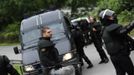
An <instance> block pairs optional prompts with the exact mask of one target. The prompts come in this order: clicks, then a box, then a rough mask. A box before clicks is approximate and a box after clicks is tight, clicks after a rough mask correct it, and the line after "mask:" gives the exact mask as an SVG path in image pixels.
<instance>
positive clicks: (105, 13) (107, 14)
mask: <svg viewBox="0 0 134 75" xmlns="http://www.w3.org/2000/svg"><path fill="white" fill-rule="evenodd" d="M110 16H112V17H113V20H109V19H108V17H110ZM99 17H100V21H101V22H102V24H103V25H109V24H111V23H117V22H118V21H117V16H116V14H115V12H114V11H112V10H110V9H105V10H103V11H101V12H100V13H99Z"/></svg>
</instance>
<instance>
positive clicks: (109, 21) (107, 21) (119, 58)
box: [99, 9, 134, 75]
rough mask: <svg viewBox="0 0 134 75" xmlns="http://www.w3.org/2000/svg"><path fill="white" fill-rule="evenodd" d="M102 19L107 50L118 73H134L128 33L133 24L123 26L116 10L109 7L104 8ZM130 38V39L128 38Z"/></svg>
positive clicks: (119, 74)
mask: <svg viewBox="0 0 134 75" xmlns="http://www.w3.org/2000/svg"><path fill="white" fill-rule="evenodd" d="M99 17H100V21H101V23H102V24H103V25H104V27H105V28H104V31H103V39H104V43H105V45H106V50H107V52H108V54H109V55H110V58H111V61H112V63H113V65H114V67H115V69H116V73H117V75H125V74H126V73H127V74H128V75H134V66H133V63H132V61H131V59H130V57H129V55H130V48H129V45H128V43H129V39H130V37H129V36H128V35H127V33H129V32H130V31H131V30H132V29H133V28H134V22H132V24H130V25H128V26H126V27H122V26H121V25H119V24H118V23H117V22H118V20H117V17H116V15H115V12H114V11H112V10H109V9H106V10H103V11H101V12H100V14H99ZM128 38H129V39H128Z"/></svg>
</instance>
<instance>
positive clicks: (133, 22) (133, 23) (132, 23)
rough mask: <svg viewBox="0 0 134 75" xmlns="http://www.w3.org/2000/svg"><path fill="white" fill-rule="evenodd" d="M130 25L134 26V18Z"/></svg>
mask: <svg viewBox="0 0 134 75" xmlns="http://www.w3.org/2000/svg"><path fill="white" fill-rule="evenodd" d="M130 25H131V26H132V27H133V28H134V20H133V21H132V22H131V23H130Z"/></svg>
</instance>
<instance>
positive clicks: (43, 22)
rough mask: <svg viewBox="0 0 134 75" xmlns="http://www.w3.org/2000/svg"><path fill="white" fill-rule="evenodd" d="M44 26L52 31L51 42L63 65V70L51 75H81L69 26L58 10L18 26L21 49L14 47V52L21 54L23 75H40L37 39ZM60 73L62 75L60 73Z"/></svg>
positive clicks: (41, 67) (28, 19)
mask: <svg viewBox="0 0 134 75" xmlns="http://www.w3.org/2000/svg"><path fill="white" fill-rule="evenodd" d="M44 26H47V27H50V28H51V29H52V32H53V36H52V39H51V40H52V41H53V42H54V43H55V47H56V48H57V49H58V51H59V54H60V56H59V58H60V59H61V60H62V65H63V68H61V69H59V70H60V71H55V70H52V71H51V72H52V73H51V75H64V74H66V75H81V74H82V72H81V65H80V63H79V57H78V54H77V52H76V48H75V44H74V42H73V39H72V35H71V29H70V26H71V24H70V21H69V20H68V18H67V17H66V16H64V14H63V13H62V12H61V11H60V10H53V11H49V12H44V13H41V14H38V15H35V16H32V17H29V18H27V19H24V20H22V22H21V26H20V42H21V49H18V47H14V52H15V53H16V54H18V53H21V54H22V70H23V75H42V72H43V70H42V69H43V68H44V67H43V66H42V65H41V64H40V59H39V55H38V51H37V50H38V47H37V45H38V41H39V38H40V37H42V36H41V28H42V27H44ZM64 69H65V70H66V71H65V70H64ZM61 71H62V73H60V72H61ZM63 71H64V72H63ZM66 72H67V73H68V74H67V73H66Z"/></svg>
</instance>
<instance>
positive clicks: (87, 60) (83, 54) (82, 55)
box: [78, 48, 92, 65]
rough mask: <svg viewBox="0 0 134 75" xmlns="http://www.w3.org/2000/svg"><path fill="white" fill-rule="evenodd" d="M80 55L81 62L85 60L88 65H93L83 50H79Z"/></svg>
mask: <svg viewBox="0 0 134 75" xmlns="http://www.w3.org/2000/svg"><path fill="white" fill-rule="evenodd" d="M78 53H79V57H80V62H82V63H83V60H82V59H84V60H85V61H86V62H87V64H88V65H91V64H92V63H91V61H90V60H89V59H88V57H87V56H86V54H85V52H84V50H83V48H79V50H78Z"/></svg>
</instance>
